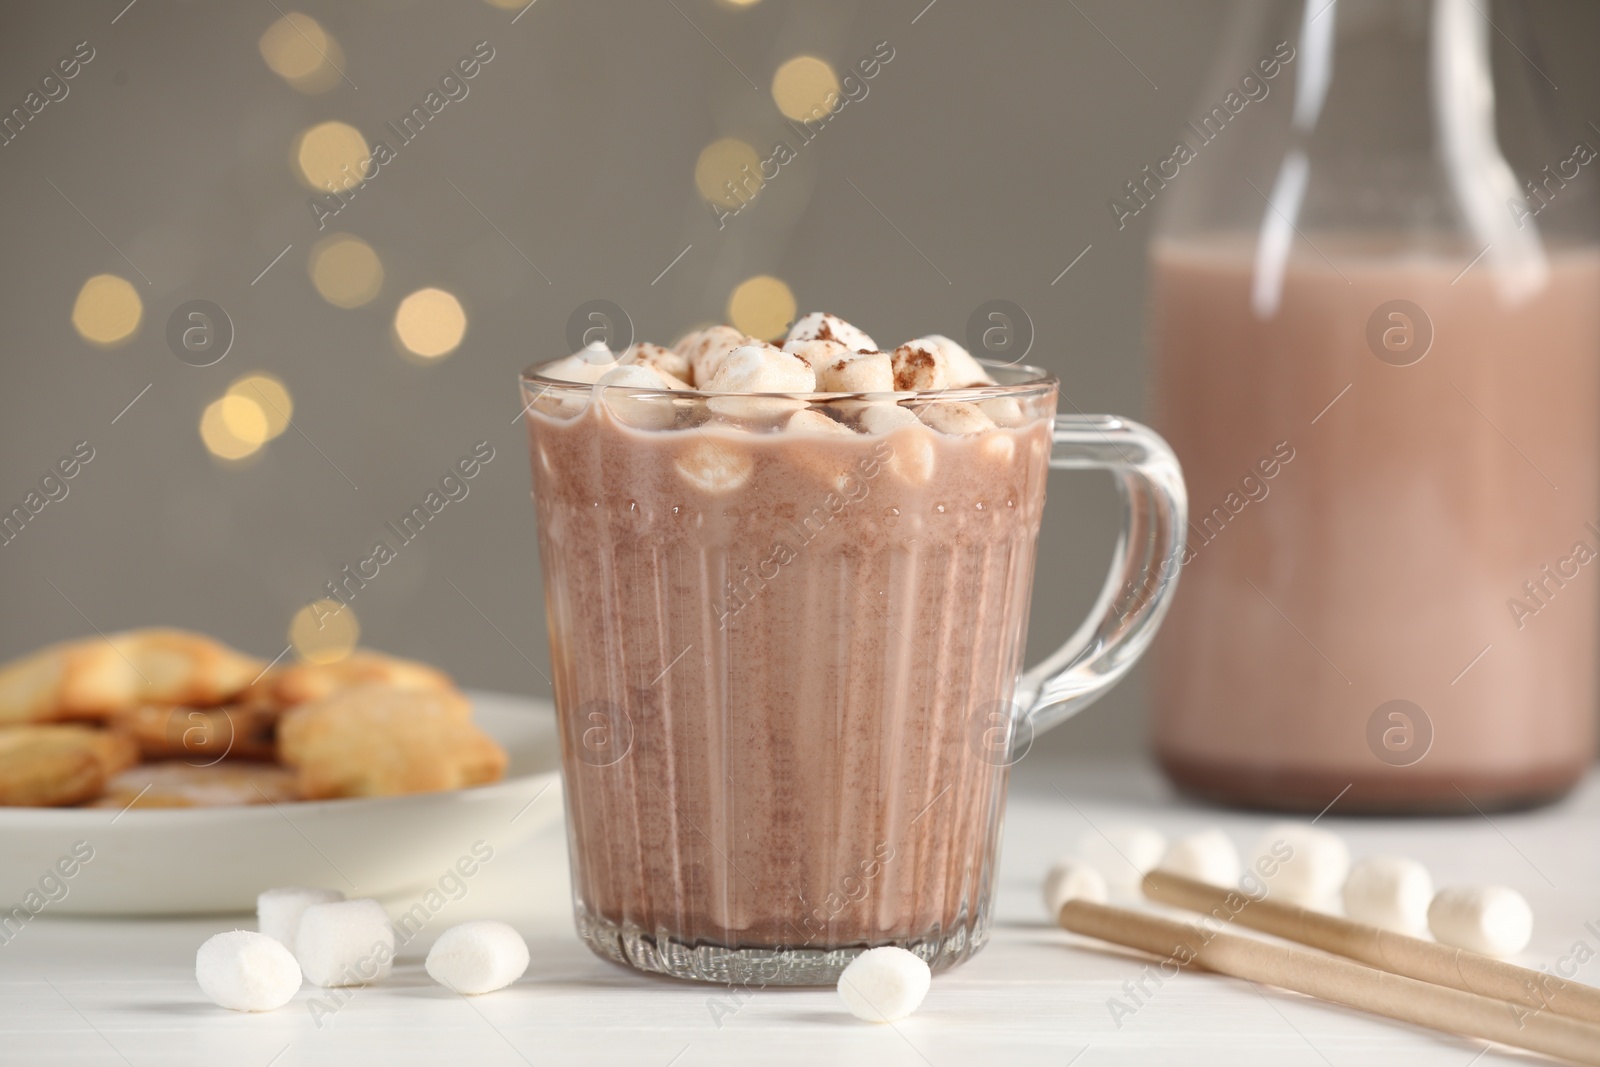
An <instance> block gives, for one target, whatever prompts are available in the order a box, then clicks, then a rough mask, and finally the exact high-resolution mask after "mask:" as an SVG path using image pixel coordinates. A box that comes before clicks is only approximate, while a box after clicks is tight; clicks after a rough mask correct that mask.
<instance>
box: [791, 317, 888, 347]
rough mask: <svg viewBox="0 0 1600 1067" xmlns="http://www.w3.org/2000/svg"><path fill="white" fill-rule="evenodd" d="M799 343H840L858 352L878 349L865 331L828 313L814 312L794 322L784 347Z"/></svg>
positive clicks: (876, 343) (876, 344)
mask: <svg viewBox="0 0 1600 1067" xmlns="http://www.w3.org/2000/svg"><path fill="white" fill-rule="evenodd" d="M799 341H838V342H839V343H840V344H842V345H844V346H845V347H846V348H851V349H854V350H855V351H857V352H875V351H877V348H878V342H876V341H874V340H873V339H872V338H870V337H868V336H867V335H866V333H865V332H864V331H862V330H858V329H856V328H855V327H854V326H852V325H850V324H849V323H848V322H846V321H844V320H843V319H841V318H839V316H837V315H830V314H828V313H827V312H826V311H813V312H811V313H810V314H806V315H802V316H800V317H799V318H798V319H795V320H794V325H793V326H791V327H789V335H788V337H786V338H785V339H784V343H783V347H784V348H785V349H787V348H788V347H789V345H790V344H791V343H793V342H799Z"/></svg>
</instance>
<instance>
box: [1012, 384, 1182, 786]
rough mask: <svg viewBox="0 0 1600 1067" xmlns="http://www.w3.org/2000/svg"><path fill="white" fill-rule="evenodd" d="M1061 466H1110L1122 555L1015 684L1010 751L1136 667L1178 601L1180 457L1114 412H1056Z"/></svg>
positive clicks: (1055, 462)
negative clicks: (1071, 630) (1118, 503)
mask: <svg viewBox="0 0 1600 1067" xmlns="http://www.w3.org/2000/svg"><path fill="white" fill-rule="evenodd" d="M1050 466H1051V468H1052V469H1054V470H1106V471H1110V472H1111V474H1112V475H1113V476H1114V477H1115V478H1116V480H1117V488H1118V490H1119V491H1120V495H1121V497H1122V504H1123V522H1122V535H1121V537H1119V538H1118V541H1117V551H1116V558H1115V561H1114V562H1113V563H1112V565H1111V572H1110V574H1109V575H1107V577H1106V584H1105V587H1104V588H1103V589H1101V590H1100V597H1099V599H1098V600H1096V601H1095V606H1094V608H1093V610H1091V611H1090V612H1089V617H1088V618H1086V619H1085V620H1084V621H1083V625H1081V626H1079V627H1078V631H1077V633H1075V634H1073V635H1072V636H1071V637H1069V638H1068V639H1067V642H1066V644H1064V645H1062V646H1061V648H1060V649H1059V650H1057V651H1056V653H1055V654H1054V655H1052V656H1051V657H1050V658H1049V659H1046V660H1045V661H1044V662H1043V663H1040V664H1039V665H1037V666H1036V667H1034V668H1033V669H1032V670H1029V671H1027V672H1025V673H1024V674H1023V675H1022V677H1021V679H1019V680H1018V682H1017V696H1016V704H1017V706H1018V707H1019V708H1020V709H1021V710H1020V714H1019V716H1018V720H1017V723H1016V729H1014V730H1013V731H1012V744H1011V750H1012V752H1013V754H1014V756H1015V755H1017V754H1019V753H1020V752H1022V751H1026V749H1027V747H1028V746H1029V745H1031V744H1032V743H1033V738H1034V737H1035V736H1037V735H1038V734H1040V733H1043V732H1044V731H1045V730H1048V729H1050V728H1051V727H1052V726H1055V725H1057V724H1058V723H1062V722H1065V721H1066V720H1067V719H1070V718H1071V717H1072V716H1074V715H1076V714H1077V713H1078V712H1080V711H1082V710H1083V709H1084V708H1086V707H1088V706H1089V705H1090V704H1092V703H1094V702H1095V701H1096V700H1098V699H1099V698H1100V697H1101V695H1103V694H1104V693H1105V692H1106V691H1107V690H1109V689H1110V688H1111V687H1112V686H1113V685H1115V684H1116V682H1117V681H1118V679H1120V678H1121V677H1122V676H1123V675H1124V674H1126V673H1127V672H1128V668H1130V667H1132V666H1133V665H1134V663H1136V662H1137V661H1138V659H1139V657H1140V656H1141V655H1143V654H1144V650H1145V649H1146V648H1147V647H1148V646H1149V644H1150V641H1151V639H1152V638H1154V637H1155V634H1156V630H1157V628H1158V627H1159V626H1160V625H1161V618H1162V616H1164V615H1165V614H1166V613H1167V607H1168V606H1169V605H1170V604H1171V602H1172V594H1173V591H1174V590H1175V589H1176V588H1177V585H1178V570H1179V568H1180V566H1181V563H1182V556H1183V550H1184V530H1185V527H1186V526H1187V524H1188V521H1189V520H1188V508H1189V497H1188V492H1187V491H1186V490H1185V488H1184V484H1183V471H1182V469H1181V468H1180V467H1179V466H1178V457H1177V456H1175V455H1173V452H1172V449H1171V447H1169V446H1168V445H1167V443H1166V442H1165V441H1164V440H1162V439H1161V436H1160V435H1159V434H1157V433H1156V432H1155V431H1154V430H1151V429H1150V428H1149V427H1147V426H1141V425H1140V424H1139V423H1137V422H1133V421H1131V420H1128V419H1123V418H1118V417H1117V416H1115V415H1058V416H1056V425H1055V437H1054V445H1053V447H1052V448H1051V450H1050Z"/></svg>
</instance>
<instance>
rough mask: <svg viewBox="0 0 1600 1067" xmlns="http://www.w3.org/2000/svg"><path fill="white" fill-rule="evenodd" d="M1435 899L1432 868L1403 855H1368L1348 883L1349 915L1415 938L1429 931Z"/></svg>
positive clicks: (1353, 871)
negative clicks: (1429, 919) (1429, 868)
mask: <svg viewBox="0 0 1600 1067" xmlns="http://www.w3.org/2000/svg"><path fill="white" fill-rule="evenodd" d="M1432 899H1433V879H1432V878H1431V877H1430V876H1429V875H1428V868H1426V867H1424V866H1423V865H1422V864H1420V863H1418V862H1417V861H1416V860H1410V859H1406V858H1405V857H1403V856H1368V857H1366V858H1365V859H1363V860H1360V861H1359V862H1357V863H1356V864H1355V866H1353V867H1351V868H1350V877H1349V878H1348V879H1346V880H1345V883H1344V913H1345V915H1347V916H1349V917H1350V918H1352V919H1354V920H1356V922H1363V923H1370V924H1371V925H1373V926H1381V927H1383V929H1385V930H1393V931H1394V932H1395V933H1397V934H1408V935H1410V936H1412V937H1419V936H1421V934H1422V933H1423V931H1425V930H1427V928H1428V903H1429V901H1431V900H1432Z"/></svg>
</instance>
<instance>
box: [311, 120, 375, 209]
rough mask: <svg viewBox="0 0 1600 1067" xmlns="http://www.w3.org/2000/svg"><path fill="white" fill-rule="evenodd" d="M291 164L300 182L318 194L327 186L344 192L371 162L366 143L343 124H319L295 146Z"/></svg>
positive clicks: (358, 178) (356, 130) (359, 133)
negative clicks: (298, 173) (293, 164)
mask: <svg viewBox="0 0 1600 1067" xmlns="http://www.w3.org/2000/svg"><path fill="white" fill-rule="evenodd" d="M294 158H295V163H296V164H297V165H298V166H299V168H300V180H301V181H303V182H305V183H306V184H307V185H309V186H311V188H313V189H315V190H317V191H318V192H327V191H328V187H329V186H330V185H331V186H332V187H333V188H334V189H337V190H339V191H341V192H342V191H344V190H345V189H347V188H353V187H354V186H355V185H356V183H357V182H358V181H360V180H361V179H362V178H363V177H365V176H366V175H365V174H364V173H363V171H362V165H363V164H364V163H366V162H367V160H369V159H371V158H372V153H371V151H370V150H369V149H368V148H367V139H366V138H365V137H363V136H361V131H360V130H358V129H356V128H355V127H354V126H352V125H350V124H349V123H347V122H338V121H332V122H319V123H317V125H315V126H312V127H311V128H310V129H308V130H306V131H305V132H304V133H302V134H301V135H300V136H299V138H298V139H297V140H296V142H295V148H294Z"/></svg>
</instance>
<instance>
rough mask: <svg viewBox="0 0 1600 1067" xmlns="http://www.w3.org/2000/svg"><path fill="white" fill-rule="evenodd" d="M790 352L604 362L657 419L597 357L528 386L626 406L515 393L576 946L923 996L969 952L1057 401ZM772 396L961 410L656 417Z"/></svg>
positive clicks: (828, 406) (662, 966) (812, 408)
mask: <svg viewBox="0 0 1600 1067" xmlns="http://www.w3.org/2000/svg"><path fill="white" fill-rule="evenodd" d="M814 319H816V317H808V319H803V320H801V323H800V324H799V327H798V328H800V329H803V328H804V327H805V325H806V323H807V322H808V320H814ZM718 331H725V332H721V333H719V332H718ZM810 332H811V334H812V336H810V337H798V338H792V339H791V342H790V344H789V348H790V349H791V352H789V353H784V352H780V351H779V350H778V349H776V348H773V347H772V346H764V345H760V344H757V343H753V342H750V340H749V339H747V338H742V337H739V336H738V335H737V334H736V333H735V332H733V331H727V330H726V328H722V327H719V328H714V329H713V330H712V331H706V332H705V333H704V334H698V335H692V336H691V337H690V338H688V339H686V340H685V341H684V342H681V343H680V345H679V346H678V350H677V351H676V352H674V351H673V350H668V349H658V348H655V347H654V346H644V347H642V348H640V349H637V350H630V352H629V353H628V354H626V355H625V356H624V357H623V362H624V364H625V367H624V369H625V370H630V371H631V370H632V369H633V368H638V367H649V368H652V370H653V372H655V373H658V374H663V375H671V376H672V377H673V378H674V379H676V380H677V384H678V385H679V387H680V388H679V389H677V390H676V391H674V390H672V389H671V388H670V383H668V387H667V388H661V387H660V386H657V387H656V388H655V391H653V392H652V391H649V389H650V386H649V384H648V383H645V382H644V379H643V378H642V377H641V376H639V375H636V374H632V373H627V374H624V373H619V372H618V371H617V370H616V369H615V368H610V369H607V365H606V364H605V357H604V356H599V358H597V359H595V361H594V363H593V364H591V363H589V362H588V359H587V357H584V358H579V357H574V358H579V362H577V363H573V362H570V361H560V363H559V364H556V365H551V366H550V367H547V368H545V372H546V373H547V374H548V373H551V372H552V371H553V372H554V373H557V374H565V375H569V376H574V377H597V378H599V379H600V380H601V382H602V384H606V383H607V378H608V376H610V377H609V380H610V381H616V382H620V380H621V379H623V378H628V379H629V380H631V381H635V382H638V383H641V385H640V386H639V387H638V388H642V389H644V390H646V391H644V392H637V391H628V390H622V389H604V388H602V389H596V390H594V391H593V392H594V395H593V396H592V397H591V396H590V395H589V392H590V391H589V390H588V389H587V388H585V387H582V386H574V385H559V384H556V383H554V382H552V381H550V380H548V378H545V377H542V376H535V377H534V378H531V379H525V382H527V383H532V388H531V389H530V397H531V404H530V411H529V416H528V427H529V437H530V443H531V450H532V457H533V473H534V497H535V500H536V501H537V504H538V511H539V542H540V552H541V558H542V562H543V568H544V576H545V596H546V611H547V619H548V624H549V632H550V638H551V650H552V666H553V670H554V683H555V694H556V702H557V706H558V709H559V713H560V719H561V736H562V744H563V747H564V752H563V757H564V759H563V762H564V766H565V768H566V790H567V805H568V809H567V810H568V825H569V833H570V836H571V846H572V856H573V879H574V889H575V896H576V901H577V903H576V907H577V912H578V924H579V928H580V932H581V934H582V935H583V936H584V938H585V939H586V940H587V941H588V942H589V943H590V945H591V946H592V947H594V948H595V949H596V950H597V951H600V952H602V953H604V954H607V955H610V956H613V957H614V958H617V959H619V960H624V961H626V962H630V963H632V964H634V965H635V966H639V967H643V968H645V969H650V970H661V971H667V972H669V973H675V974H679V975H687V976H691V977H701V978H707V979H715V980H750V979H752V978H753V979H755V980H761V981H772V980H777V981H786V982H795V981H806V980H810V981H827V980H831V978H832V976H834V975H836V974H837V972H838V969H839V968H840V967H842V966H843V964H844V963H845V962H848V960H849V959H850V957H851V956H853V955H854V953H855V951H857V950H859V949H860V948H863V947H867V946H871V945H877V944H886V943H894V944H899V945H902V946H906V947H911V948H913V950H914V951H917V952H919V953H920V954H922V955H924V957H925V958H927V959H928V960H929V961H930V963H932V964H933V965H934V966H935V967H939V966H947V965H949V964H951V963H954V962H956V961H959V960H960V959H962V958H964V957H965V956H967V955H968V954H970V953H971V952H972V951H974V950H975V949H976V948H977V947H979V945H981V943H982V942H983V940H984V938H985V931H986V928H987V921H988V913H989V897H990V893H991V892H992V888H993V886H992V883H993V871H994V864H995V852H996V848H997V843H998V823H999V818H1000V811H1001V801H1002V794H1003V791H1004V787H1005V781H1006V770H1005V766H1004V765H1005V763H1006V762H1008V761H1007V760H1006V759H1005V758H1004V752H1003V749H1002V752H1001V757H1000V758H996V757H995V755H994V748H993V745H992V739H991V738H990V737H989V736H988V732H989V731H992V730H994V729H996V726H997V724H1004V723H1006V722H1009V720H1010V716H1011V711H1012V708H1011V705H1010V703H1009V702H1010V700H1011V697H1012V691H1013V687H1014V685H1015V682H1016V679H1017V676H1018V672H1019V668H1020V666H1021V664H1020V662H1019V660H1020V655H1021V650H1022V646H1023V635H1024V629H1025V627H1026V623H1027V617H1028V602H1029V591H1030V587H1031V581H1032V575H1033V560H1034V541H1035V538H1036V537H1037V534H1038V531H1039V524H1040V516H1041V509H1042V507H1043V504H1044V484H1045V473H1046V468H1047V463H1048V458H1049V453H1050V447H1051V446H1050V441H1051V415H1052V414H1053V409H1054V402H1055V388H1054V382H1053V381H1052V380H1049V379H1044V380H1043V381H1041V382H1038V383H1037V384H1036V385H1035V386H1034V387H1031V388H1027V389H1022V390H1018V389H1016V388H1011V389H999V388H989V387H988V386H987V384H986V381H985V379H988V377H989V375H988V372H987V371H985V370H983V368H981V367H979V366H978V365H977V364H976V362H975V361H971V360H970V357H966V353H965V352H964V351H963V352H960V354H959V355H960V357H966V359H967V361H968V362H967V363H962V362H961V360H960V358H959V357H957V358H951V355H952V354H951V353H950V350H949V349H947V348H945V347H944V346H945V345H946V344H950V345H953V342H946V340H945V339H943V338H937V339H925V341H924V342H914V343H913V345H912V346H902V351H899V352H896V353H894V354H890V353H879V352H876V351H874V350H872V349H873V346H872V342H871V339H870V338H866V337H865V335H860V337H859V338H857V337H854V336H849V335H848V334H847V333H846V329H845V324H842V323H838V322H837V320H834V323H833V324H830V323H828V322H825V321H821V320H817V321H815V322H813V329H812V330H811V331H810ZM856 333H857V334H859V331H856ZM839 336H847V337H848V340H849V341H850V342H851V343H852V344H854V345H857V346H860V347H862V348H865V349H867V351H864V352H863V351H860V350H859V349H858V348H848V347H846V345H845V342H843V341H840V340H836V339H835V338H836V337H839ZM796 350H798V351H800V353H801V354H802V355H807V356H809V357H810V358H811V359H814V360H815V361H816V363H817V368H816V369H813V370H809V371H806V372H804V373H803V372H802V371H801V370H800V369H798V368H796V367H795V365H794V364H797V363H798V364H800V366H801V367H802V368H805V367H810V364H809V363H808V362H806V361H805V360H802V359H800V358H799V357H798V356H795V355H794V354H793V352H794V351H796ZM596 355H599V354H598V353H597V354H596ZM696 364H698V367H697V366H696ZM590 367H593V370H590V369H588V368H590ZM773 368H776V369H773ZM769 370H770V371H771V372H772V373H775V374H781V375H788V376H789V377H788V378H786V379H784V380H783V381H784V386H783V388H784V389H785V391H796V390H799V391H805V388H804V387H805V383H804V382H798V383H797V382H796V381H795V379H796V378H803V377H805V373H814V374H818V375H819V377H820V376H821V375H823V374H829V373H831V374H834V375H842V374H844V373H846V372H848V373H850V374H852V375H856V376H857V377H858V378H859V380H861V381H867V382H871V381H874V380H876V379H875V377H874V376H876V377H877V378H881V379H882V381H881V382H880V383H879V384H880V385H881V387H882V388H883V389H884V390H892V389H893V388H894V382H893V381H892V379H893V378H894V377H896V376H899V375H905V376H907V377H908V378H909V377H911V376H915V375H919V374H920V375H922V380H924V381H934V380H937V381H938V382H939V383H940V385H942V386H944V387H947V388H955V387H963V386H975V387H976V389H977V391H976V392H970V393H961V394H947V395H949V396H950V397H951V398H952V399H948V400H934V401H928V400H927V398H926V397H919V398H918V399H917V401H916V402H913V401H912V400H910V399H908V398H906V397H905V396H904V395H903V394H902V395H901V396H899V397H897V396H896V394H895V393H893V392H864V393H857V394H854V395H852V396H841V397H838V398H835V399H831V400H826V399H824V400H811V401H806V400H791V399H787V398H779V397H770V396H748V395H739V394H717V395H706V394H701V393H686V392H684V391H683V390H684V388H686V381H694V380H700V381H702V382H706V383H708V384H709V383H711V382H716V383H719V384H722V383H727V382H729V381H733V380H738V381H740V382H741V383H744V384H745V385H746V386H747V387H748V386H750V385H751V384H753V386H754V388H756V389H761V388H762V385H763V383H764V381H765V379H763V378H762V375H765V374H767V373H769ZM819 371H820V373H819ZM597 372H598V373H597ZM680 375H681V376H682V377H680ZM958 396H964V397H965V399H962V400H957V399H954V398H955V397H958ZM1002 712H1003V714H1002ZM1002 729H1003V726H1002ZM770 950H785V952H786V958H787V959H788V961H789V962H788V964H787V965H786V970H785V971H784V973H783V974H781V975H779V974H776V973H774V974H770V975H769V974H764V973H763V971H762V970H761V967H760V964H759V961H760V959H761V958H762V955H763V953H765V952H768V951H770ZM752 960H755V961H756V962H755V963H754V964H752V963H751V962H750V961H752ZM796 960H799V961H801V962H800V964H799V965H796V964H795V961H796ZM808 960H809V961H810V962H809V963H807V962H806V961H808Z"/></svg>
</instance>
